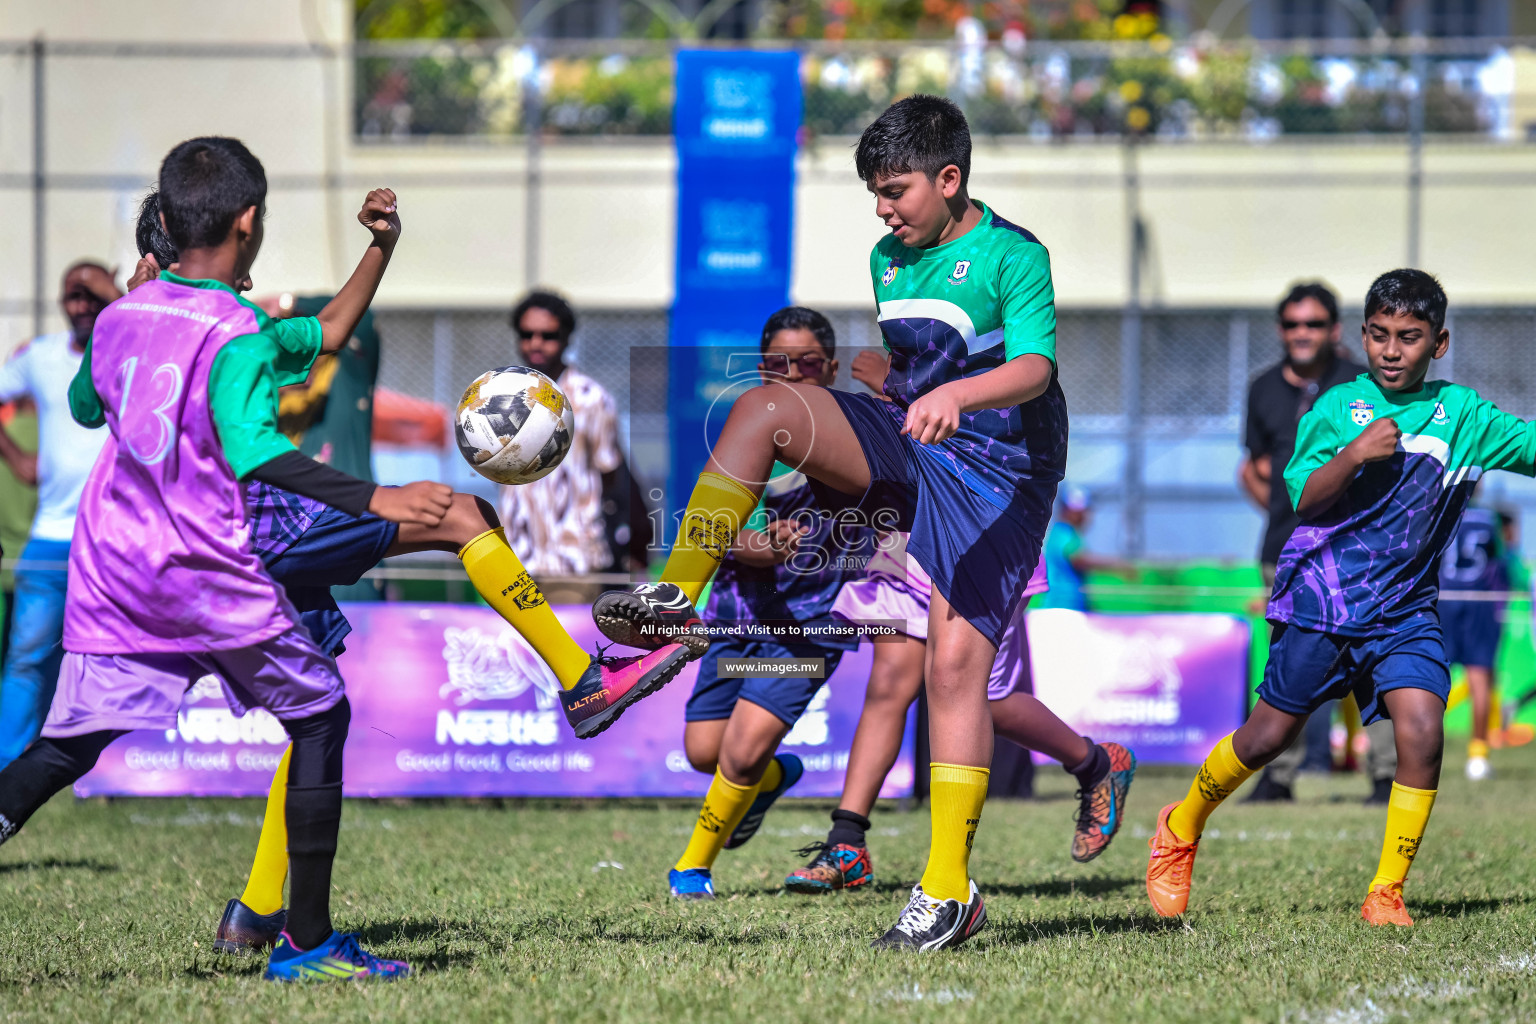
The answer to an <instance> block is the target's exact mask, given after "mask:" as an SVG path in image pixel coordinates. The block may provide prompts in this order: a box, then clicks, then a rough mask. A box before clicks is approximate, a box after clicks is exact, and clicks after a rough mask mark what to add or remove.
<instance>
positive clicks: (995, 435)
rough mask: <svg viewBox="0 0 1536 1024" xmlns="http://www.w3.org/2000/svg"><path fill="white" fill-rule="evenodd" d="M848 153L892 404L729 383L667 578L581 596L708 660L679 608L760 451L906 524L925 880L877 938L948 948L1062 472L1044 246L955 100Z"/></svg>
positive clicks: (825, 491) (693, 620)
mask: <svg viewBox="0 0 1536 1024" xmlns="http://www.w3.org/2000/svg"><path fill="white" fill-rule="evenodd" d="M854 164H855V167H856V168H857V170H858V174H859V177H860V178H861V179H862V180H863V182H864V185H865V187H866V188H867V189H868V190H869V191H870V193H871V194H872V196H873V198H874V200H875V203H874V205H875V210H874V212H875V215H876V216H878V217H879V218H880V219H881V220H882V221H883V222H884V223H885V225H886V227H887V228H888V229H889V233H888V234H886V235H885V236H884V237H883V238H882V239H881V240H880V241H879V242H878V243H877V244H876V245H875V247H874V251H873V252H872V253H871V255H870V274H871V277H872V278H873V281H872V283H873V286H874V293H875V301H876V303H877V305H878V307H879V313H878V316H879V322H880V332H881V334H882V335H883V336H884V339H885V345H886V348H887V349H888V350H889V351H890V353H891V366H890V371H889V373H888V374H887V376H886V379H885V386H884V388H883V391H884V393H885V395H886V396H887V397H888V398H889V399H890V401H885V402H882V401H879V400H877V399H876V398H875V397H874V396H873V395H869V394H851V393H848V392H839V391H828V390H826V389H824V388H818V387H815V386H812V385H807V384H792V383H788V382H775V383H770V384H765V385H763V386H762V387H759V388H754V389H752V390H750V391H747V392H746V393H744V394H743V395H742V396H741V397H740V398H738V399H737V400H736V402H735V403H734V405H733V406H732V408H731V412H730V416H729V417H728V418H727V420H726V423H725V426H724V427H723V429H722V430H721V432H720V438H719V440H718V441H717V442H716V443H715V446H714V450H713V452H712V453H711V457H710V460H709V463H708V464H707V465H706V466H705V471H704V473H703V474H702V475H701V476H700V478H699V483H698V485H697V487H696V489H695V490H694V492H693V495H692V496H691V497H690V498H689V501H688V505H687V506H686V511H685V512H684V515H683V523H682V529H681V530H680V531H679V536H678V541H677V543H676V545H675V546H674V547H673V549H672V552H671V554H670V555H669V557H668V559H667V565H666V568H665V570H663V574H662V579H663V581H664V582H662V583H648V584H643V585H641V586H638V587H635V588H633V589H632V590H631V591H628V592H610V593H608V594H604V595H603V596H602V597H601V598H599V599H598V601H597V603H596V604H595V605H594V606H593V609H592V612H593V618H594V619H596V621H597V624H598V627H599V628H600V629H602V631H603V632H604V633H605V634H606V635H607V636H608V638H609V639H610V640H614V641H616V642H618V643H623V644H628V645H632V646H638V647H655V646H657V645H658V644H662V643H668V642H677V643H683V644H685V645H689V646H691V647H693V648H694V649H696V650H697V652H698V653H700V654H702V653H703V651H704V650H705V649H707V647H708V640H707V638H703V637H701V636H700V635H699V634H698V632H697V628H696V627H697V624H698V622H699V617H698V615H697V613H696V612H695V611H694V608H693V602H694V601H697V600H698V598H699V594H700V592H701V591H702V590H703V587H704V584H705V583H706V582H708V580H709V579H710V577H711V576H713V575H714V573H715V570H716V569H717V568H719V565H720V562H721V559H723V558H724V556H725V553H726V552H727V551H728V550H730V547H731V544H732V543H733V542H734V540H735V538H736V534H737V531H738V530H739V529H740V528H741V525H742V523H743V522H744V521H745V520H746V518H747V516H748V515H749V514H750V513H751V511H752V509H753V508H754V507H755V506H756V505H757V502H758V499H759V498H760V497H761V496H762V494H763V490H764V487H765V486H766V484H767V481H768V477H769V474H770V472H771V470H772V467H773V464H774V462H775V461H778V462H782V463H784V464H785V465H789V466H793V467H794V468H796V469H798V470H799V471H800V472H801V473H803V474H805V476H806V478H807V479H808V480H809V481H810V482H811V485H812V487H813V488H814V489H815V490H816V491H817V496H818V500H819V501H820V504H821V507H822V508H823V509H825V510H826V511H827V512H828V513H832V514H837V513H842V512H845V511H849V510H856V511H857V512H859V513H861V514H862V515H864V516H866V517H867V518H866V519H865V520H864V521H865V522H866V523H867V524H868V525H870V526H875V527H877V528H883V529H886V530H897V531H902V532H906V533H909V534H910V535H911V537H910V539H909V541H908V543H907V552H908V553H909V554H910V555H911V556H912V557H913V558H914V559H915V560H916V561H917V563H918V564H919V565H920V566H922V568H923V570H924V571H925V572H927V573H928V575H929V576H930V577H931V578H932V580H933V594H932V598H931V602H930V604H929V608H928V631H927V632H928V644H927V651H926V653H925V658H926V659H927V664H926V666H925V670H924V677H925V678H926V680H927V684H926V685H927V689H928V708H929V736H930V741H929V750H930V752H931V755H932V758H933V764H932V771H931V773H930V779H931V790H930V792H931V801H930V803H931V812H932V820H933V841H932V845H931V846H930V848H929V853H928V865H927V868H926V869H925V870H924V872H923V877H922V880H921V881H920V882H919V884H918V885H917V886H916V887H914V889H913V890H912V894H911V898H910V899H909V901H908V903H907V906H906V908H905V909H904V910H903V911H902V913H901V915H900V917H899V918H898V919H897V922H896V924H895V925H894V926H893V927H892V928H891V929H890V930H889V931H887V932H886V933H885V934H884V935H883V936H881V937H880V938H879V939H878V940H876V945H877V946H882V947H903V948H909V949H920V950H932V949H942V948H945V947H950V946H956V945H959V944H960V943H962V942H964V941H965V940H966V939H967V938H969V937H970V936H972V935H974V934H975V933H976V932H977V931H979V930H980V929H981V927H982V926H983V925H984V924H985V923H986V919H987V918H986V911H985V910H984V909H983V906H982V898H981V893H980V892H979V891H978V890H977V888H976V884H975V882H973V881H971V878H970V874H969V860H970V852H971V843H972V840H973V839H974V837H975V834H976V827H977V824H978V823H979V821H980V818H981V808H982V804H983V803H984V802H985V800H986V793H987V774H988V769H987V766H988V765H989V764H991V762H992V713H991V710H990V708H989V706H988V704H987V681H988V678H989V677H990V676H991V673H992V664H993V661H994V660H995V658H996V656H997V648H998V642H999V640H1000V639H1001V637H1002V635H1003V632H1004V630H1005V629H1006V628H1007V625H1008V620H1009V617H1010V615H1011V613H1012V612H1013V609H1014V608H1015V607H1016V606H1017V605H1018V603H1019V599H1020V598H1021V597H1022V596H1023V594H1024V590H1025V588H1026V586H1027V585H1028V583H1029V579H1030V576H1031V575H1032V574H1033V573H1034V570H1035V565H1036V564H1037V563H1038V562H1039V560H1040V544H1041V538H1043V537H1044V536H1045V529H1046V525H1047V524H1048V523H1049V522H1050V518H1051V506H1052V503H1053V502H1054V501H1055V497H1056V485H1057V484H1058V483H1059V482H1060V481H1061V478H1062V473H1063V471H1064V470H1065V468H1066V456H1067V403H1066V399H1065V397H1063V395H1062V391H1061V385H1060V384H1059V383H1058V382H1057V380H1056V305H1055V293H1054V291H1053V289H1052V286H1051V264H1050V255H1049V254H1048V253H1047V252H1046V249H1045V246H1044V245H1042V244H1041V243H1040V240H1039V239H1037V238H1036V237H1035V236H1034V235H1032V234H1030V233H1029V232H1028V231H1026V230H1025V229H1024V228H1021V227H1019V226H1018V225H1016V224H1012V223H1009V222H1008V221H1006V220H1004V219H1003V218H1002V217H1000V216H998V215H997V213H995V212H994V211H993V210H992V209H991V208H990V207H988V206H986V205H985V204H983V203H981V202H978V201H976V200H973V199H972V198H971V197H970V195H969V194H968V193H967V191H966V181H967V178H968V176H969V174H970V168H971V134H970V127H969V125H967V124H966V121H965V116H964V115H963V114H962V113H961V112H960V109H959V108H958V107H956V106H955V105H954V104H953V103H951V102H950V101H949V100H946V99H943V98H942V97H938V96H909V97H908V98H906V99H904V100H901V101H900V102H898V103H896V104H893V105H892V106H891V107H890V108H889V109H887V110H886V111H885V112H884V113H882V114H881V115H880V116H879V117H878V118H876V119H875V121H874V122H873V123H872V124H871V125H870V126H869V127H868V128H867V129H865V131H864V134H863V136H862V137H861V138H860V140H859V145H858V149H857V151H856V153H855V156H854ZM731 781H732V780H729V779H723V778H718V777H717V779H716V780H715V785H712V786H711V787H710V791H709V795H708V796H706V798H705V799H706V803H707V804H708V806H709V807H710V808H711V812H712V813H713V814H715V815H716V816H717V817H718V818H719V819H720V821H721V826H720V827H721V829H722V831H724V832H727V833H728V832H729V831H730V830H732V829H734V828H736V826H737V824H738V823H739V822H740V821H741V820H742V818H743V817H744V816H745V815H746V814H747V810H748V807H749V806H750V804H751V802H752V799H753V791H752V790H751V789H750V788H745V789H743V788H742V787H741V786H740V785H735V786H734V787H733V786H732V785H731ZM738 781H739V780H738ZM1109 813H1110V815H1111V817H1114V816H1117V815H1118V813H1119V808H1118V807H1116V808H1112V809H1111V810H1110V812H1109Z"/></svg>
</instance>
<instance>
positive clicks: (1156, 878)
mask: <svg viewBox="0 0 1536 1024" xmlns="http://www.w3.org/2000/svg"><path fill="white" fill-rule="evenodd" d="M1177 806H1179V805H1178V804H1177V803H1171V804H1169V805H1168V806H1167V807H1164V808H1163V809H1162V810H1161V811H1159V812H1158V815H1157V831H1156V832H1154V833H1153V834H1152V838H1151V839H1148V840H1147V845H1148V846H1149V847H1151V849H1152V857H1151V859H1150V860H1149V861H1148V862H1147V898H1148V899H1150V900H1151V901H1152V909H1153V910H1155V911H1157V912H1158V913H1159V914H1161V915H1162V916H1163V917H1177V916H1179V915H1180V914H1182V913H1184V908H1185V907H1187V906H1189V876H1190V873H1191V872H1192V871H1193V870H1194V867H1195V851H1196V850H1198V849H1199V848H1200V840H1198V839H1196V840H1195V841H1194V842H1192V843H1186V842H1185V841H1184V840H1182V839H1180V838H1179V837H1178V836H1176V835H1174V834H1173V830H1172V829H1171V828H1169V827H1168V815H1169V813H1170V812H1171V811H1172V810H1173V809H1174V808H1175V807H1177Z"/></svg>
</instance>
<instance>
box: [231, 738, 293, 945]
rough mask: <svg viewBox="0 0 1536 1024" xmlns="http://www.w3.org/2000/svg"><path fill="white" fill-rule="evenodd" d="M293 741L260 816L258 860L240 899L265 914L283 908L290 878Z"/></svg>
mask: <svg viewBox="0 0 1536 1024" xmlns="http://www.w3.org/2000/svg"><path fill="white" fill-rule="evenodd" d="M292 755H293V746H292V745H291V744H290V745H289V747H288V749H287V750H284V751H283V759H282V760H281V761H279V762H277V771H276V773H274V774H273V776H272V786H271V788H270V789H268V790H267V811H266V814H264V815H263V816H262V819H261V838H259V839H257V840H256V859H255V860H253V861H252V862H251V874H250V877H249V878H247V879H246V882H245V892H243V893H241V894H240V902H241V903H244V904H245V905H246V906H248V907H250V908H251V909H252V910H254V911H256V913H258V914H261V915H263V916H266V915H267V914H275V913H277V912H278V911H279V910H282V909H283V882H284V881H285V880H286V879H287V878H288V818H287V812H286V810H285V808H286V807H287V805H288V759H289V758H290V757H291V756H292Z"/></svg>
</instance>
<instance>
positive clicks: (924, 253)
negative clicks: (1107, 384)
mask: <svg viewBox="0 0 1536 1024" xmlns="http://www.w3.org/2000/svg"><path fill="white" fill-rule="evenodd" d="M976 205H977V206H978V207H980V209H981V212H982V218H981V223H979V224H977V225H976V226H975V227H974V228H972V229H971V230H970V231H968V232H966V233H965V234H964V235H961V236H960V237H959V238H957V239H955V240H954V241H952V242H946V243H944V244H943V245H936V246H933V247H931V248H927V249H909V248H908V247H907V246H905V245H903V244H902V243H901V242H900V241H898V240H897V239H896V237H895V236H894V235H887V236H885V237H884V238H882V239H881V240H880V242H879V243H878V244H877V245H876V246H875V248H874V251H873V252H872V253H871V254H870V261H869V272H870V276H871V278H872V279H873V281H874V288H875V302H876V303H877V304H878V306H879V320H880V332H881V334H882V335H883V336H884V338H885V347H886V348H887V349H888V350H889V351H890V353H891V371H890V374H889V375H888V376H887V377H886V380H885V388H884V391H885V394H886V395H887V396H889V397H890V399H891V406H892V408H891V413H892V415H894V416H896V417H897V418H898V419H903V418H905V415H906V410H907V407H908V406H909V405H911V404H912V402H913V401H914V400H915V399H916V398H918V397H919V396H920V395H923V394H926V393H927V392H929V391H932V390H933V389H934V388H936V387H938V386H939V385H941V384H946V383H948V382H950V381H953V380H959V379H960V378H962V377H973V376H975V375H977V374H979V373H985V372H987V371H988V370H991V369H995V368H997V367H999V366H1001V365H1003V363H1005V362H1007V361H1008V360H1010V359H1015V358H1017V357H1019V356H1021V355H1025V354H1027V353H1036V354H1039V355H1043V356H1045V357H1046V358H1047V359H1049V360H1051V362H1052V363H1053V364H1054V363H1055V361H1056V292H1055V289H1054V288H1053V287H1052V285H1051V260H1050V254H1049V253H1048V252H1047V251H1046V248H1045V246H1044V245H1042V244H1040V240H1039V239H1038V238H1036V237H1035V236H1034V235H1032V234H1030V233H1029V232H1028V231H1026V230H1024V229H1023V228H1021V227H1019V226H1018V225H1016V224H1010V223H1009V222H1008V221H1006V220H1004V219H1003V218H1001V217H999V216H998V215H997V214H995V213H993V212H992V210H991V209H989V208H988V207H987V206H986V205H985V204H983V203H980V202H977V203H976ZM922 450H923V451H924V452H925V453H926V454H930V455H935V456H936V457H939V458H942V459H944V460H945V461H946V462H947V463H948V465H949V468H950V469H951V470H952V471H953V472H955V473H956V474H957V475H958V476H960V477H961V479H963V480H964V481H965V482H966V483H967V484H968V485H969V486H970V487H971V488H972V489H973V490H975V491H978V492H979V493H981V494H983V495H984V496H986V497H987V498H988V499H989V500H991V501H992V502H994V503H995V504H1000V505H1006V504H1008V503H1009V502H1011V500H1012V497H1013V495H1014V492H1015V491H1016V490H1017V487H1018V481H1020V480H1032V481H1038V482H1041V483H1046V484H1052V485H1053V484H1055V483H1056V482H1058V481H1060V480H1061V478H1062V474H1063V473H1064V472H1065V470H1066V460H1067V403H1066V399H1065V398H1064V397H1063V395H1062V393H1061V387H1060V386H1059V385H1058V384H1057V382H1056V376H1055V374H1054V372H1053V373H1052V376H1051V383H1050V386H1049V387H1048V388H1047V389H1046V392H1045V394H1043V395H1041V396H1040V397H1039V398H1036V399H1034V400H1033V401H1031V402H1028V403H1026V404H1024V405H1020V406H1013V407H1011V408H1007V409H983V410H980V411H977V412H972V413H962V414H961V416H960V429H959V431H958V432H957V433H956V434H955V436H954V437H952V438H950V439H949V440H948V441H946V442H943V443H941V444H938V445H925V446H923V449H922Z"/></svg>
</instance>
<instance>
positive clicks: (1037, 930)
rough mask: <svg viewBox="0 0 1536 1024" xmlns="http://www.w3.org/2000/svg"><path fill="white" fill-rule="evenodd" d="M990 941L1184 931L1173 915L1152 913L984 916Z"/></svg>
mask: <svg viewBox="0 0 1536 1024" xmlns="http://www.w3.org/2000/svg"><path fill="white" fill-rule="evenodd" d="M987 923H988V925H989V926H990V927H989V929H988V930H989V931H990V932H991V938H992V941H993V942H1004V943H1008V944H1010V945H1024V944H1026V943H1031V942H1039V941H1041V940H1042V939H1056V938H1063V937H1066V936H1080V937H1084V938H1091V937H1093V936H1095V935H1116V934H1120V933H1123V932H1139V933H1141V934H1145V935H1160V934H1162V933H1164V932H1177V931H1183V930H1184V922H1183V921H1180V920H1179V919H1177V918H1163V917H1158V916H1156V915H1155V914H1147V913H1135V914H1127V915H1125V916H1121V917H1087V916H1072V917H1060V918H1052V919H1050V920H1046V921H1020V920H1015V919H1010V918H1002V919H999V918H997V917H991V918H988V921H987Z"/></svg>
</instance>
